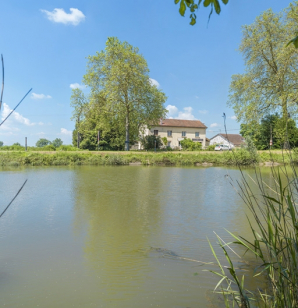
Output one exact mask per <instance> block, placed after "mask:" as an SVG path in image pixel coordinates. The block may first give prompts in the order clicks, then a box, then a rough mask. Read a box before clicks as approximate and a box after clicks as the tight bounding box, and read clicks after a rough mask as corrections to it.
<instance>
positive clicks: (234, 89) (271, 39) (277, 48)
mask: <svg viewBox="0 0 298 308" xmlns="http://www.w3.org/2000/svg"><path fill="white" fill-rule="evenodd" d="M293 10H294V12H293ZM295 14H296V15H298V3H295V5H292V6H291V7H290V8H288V9H287V10H284V11H283V12H282V13H279V14H274V13H273V12H272V10H271V9H270V10H268V11H265V12H264V13H263V14H262V15H261V16H259V17H258V18H257V19H256V21H255V22H254V23H253V24H252V25H248V26H244V27H243V38H242V42H241V45H240V52H241V53H242V54H243V56H244V61H245V66H246V72H245V73H244V74H237V75H233V76H232V82H231V85H230V95H229V101H228V105H229V106H231V107H233V109H234V112H235V115H236V116H237V119H238V121H241V120H244V121H246V122H248V123H249V122H252V121H255V120H259V119H261V118H263V117H264V116H265V115H266V114H269V113H274V112H279V113H281V114H282V119H283V121H284V126H285V127H286V125H287V121H288V113H293V114H294V113H296V112H297V103H296V100H297V99H298V91H297V89H298V87H297V85H298V74H297V69H298V65H297V63H298V62H297V60H298V50H296V49H295V48H294V46H291V47H289V48H286V42H287V41H288V40H289V39H290V35H291V34H290V33H291V32H292V31H293V29H295V25H296V24H297V22H298V17H297V16H296V15H295ZM291 16H292V17H291Z"/></svg>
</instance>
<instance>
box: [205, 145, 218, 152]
mask: <svg viewBox="0 0 298 308" xmlns="http://www.w3.org/2000/svg"><path fill="white" fill-rule="evenodd" d="M215 147H216V145H215V144H212V145H208V147H207V149H206V150H207V151H214V149H215Z"/></svg>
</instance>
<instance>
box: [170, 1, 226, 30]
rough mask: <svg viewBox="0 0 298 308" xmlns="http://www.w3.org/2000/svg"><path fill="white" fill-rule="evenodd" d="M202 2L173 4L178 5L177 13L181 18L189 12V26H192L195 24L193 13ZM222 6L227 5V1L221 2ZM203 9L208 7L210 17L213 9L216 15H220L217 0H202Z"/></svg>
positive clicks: (177, 2) (178, 2)
mask: <svg viewBox="0 0 298 308" xmlns="http://www.w3.org/2000/svg"><path fill="white" fill-rule="evenodd" d="M202 2H203V0H197V1H195V0H175V4H179V13H180V15H181V16H184V15H185V12H186V11H187V10H189V11H190V13H191V14H190V24H191V25H192V26H193V25H194V24H195V23H196V19H197V16H196V14H195V11H196V10H197V9H198V8H199V5H200V4H201V3H202ZM221 2H222V3H223V4H227V3H228V2H229V0H221ZM203 5H204V7H208V6H209V7H210V9H211V10H210V15H209V18H210V16H211V15H212V13H213V9H214V10H215V12H216V14H218V15H219V14H220V12H221V6H220V1H219V0H204V2H203Z"/></svg>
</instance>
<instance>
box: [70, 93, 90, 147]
mask: <svg viewBox="0 0 298 308" xmlns="http://www.w3.org/2000/svg"><path fill="white" fill-rule="evenodd" d="M70 106H71V107H73V112H72V117H71V120H74V121H75V122H76V133H77V137H76V140H77V144H74V146H77V147H78V148H79V147H80V137H79V135H80V124H81V121H82V120H83V119H84V112H85V111H86V108H87V98H86V97H85V95H84V93H83V91H82V90H81V89H78V88H76V89H72V94H71V97H70Z"/></svg>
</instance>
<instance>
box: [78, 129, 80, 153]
mask: <svg viewBox="0 0 298 308" xmlns="http://www.w3.org/2000/svg"><path fill="white" fill-rule="evenodd" d="M77 138H78V140H77V146H78V149H79V148H80V133H79V131H78V136H77Z"/></svg>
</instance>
